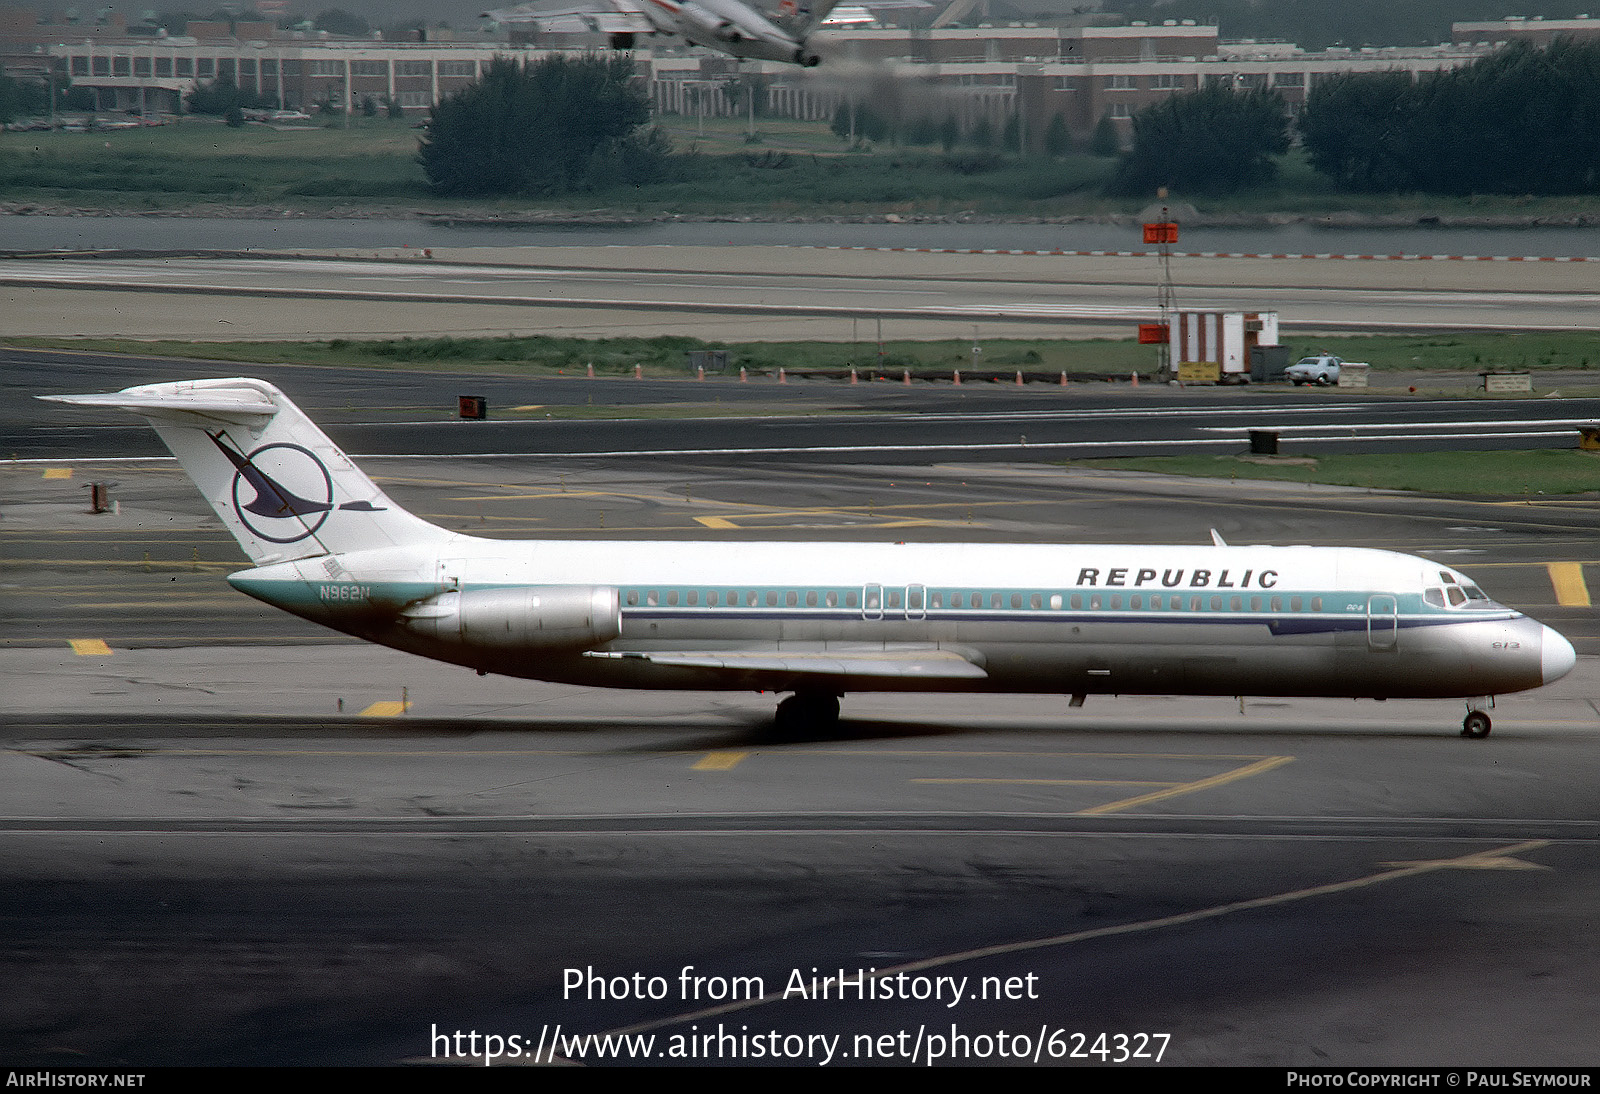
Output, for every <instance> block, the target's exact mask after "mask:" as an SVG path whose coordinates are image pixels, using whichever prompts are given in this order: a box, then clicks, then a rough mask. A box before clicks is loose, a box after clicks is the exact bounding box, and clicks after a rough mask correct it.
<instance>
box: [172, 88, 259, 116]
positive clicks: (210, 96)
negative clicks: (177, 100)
mask: <svg viewBox="0 0 1600 1094" xmlns="http://www.w3.org/2000/svg"><path fill="white" fill-rule="evenodd" d="M186 99H187V102H188V107H189V113H191V114H218V115H221V116H222V117H227V116H228V113H229V112H230V111H235V110H241V109H243V108H245V107H255V106H260V105H261V103H260V100H259V98H258V97H257V96H256V95H255V93H253V92H249V91H242V90H240V88H239V86H238V85H237V84H235V83H234V82H233V81H232V80H230V79H228V78H227V77H226V76H219V77H217V78H216V79H215V80H212V81H211V82H210V83H208V84H201V85H199V86H198V87H196V88H195V89H194V90H193V91H191V92H189V94H188V96H187V97H186ZM241 124H242V122H241Z"/></svg>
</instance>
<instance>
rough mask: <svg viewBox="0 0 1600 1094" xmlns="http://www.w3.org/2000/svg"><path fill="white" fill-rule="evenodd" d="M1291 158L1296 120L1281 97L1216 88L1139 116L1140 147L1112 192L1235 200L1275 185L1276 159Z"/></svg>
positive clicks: (1128, 156)
mask: <svg viewBox="0 0 1600 1094" xmlns="http://www.w3.org/2000/svg"><path fill="white" fill-rule="evenodd" d="M1288 150H1289V118H1288V114H1287V112H1286V108H1285V106H1284V102H1283V99H1282V98H1281V97H1280V96H1278V95H1276V94H1274V93H1272V92H1270V91H1261V90H1252V91H1245V92H1235V91H1230V90H1229V89H1227V88H1224V87H1208V88H1204V89H1202V90H1200V91H1193V92H1190V93H1188V94H1185V95H1172V96H1170V97H1168V98H1167V99H1165V100H1163V101H1162V102H1159V103H1156V104H1154V105H1152V106H1148V107H1145V108H1144V109H1143V110H1141V111H1139V112H1138V113H1137V114H1135V115H1134V116H1133V147H1132V148H1131V149H1129V150H1128V152H1126V153H1125V154H1124V155H1123V157H1122V161H1121V162H1120V163H1119V164H1117V172H1116V175H1115V176H1114V177H1113V178H1112V180H1111V186H1110V189H1111V191H1112V192H1113V193H1119V194H1147V193H1152V192H1154V191H1155V190H1156V189H1157V188H1158V187H1161V186H1169V187H1172V188H1173V189H1175V190H1183V191H1188V192H1191V193H1207V194H1225V193H1230V192H1232V191H1235V190H1240V189H1243V188H1245V187H1248V186H1259V185H1261V184H1263V183H1266V182H1271V181H1272V180H1273V179H1274V178H1276V177H1277V172H1278V163H1277V160H1276V158H1275V157H1278V156H1281V155H1283V154H1284V153H1285V152H1287V151H1288Z"/></svg>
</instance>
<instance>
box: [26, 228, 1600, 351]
mask: <svg viewBox="0 0 1600 1094" xmlns="http://www.w3.org/2000/svg"><path fill="white" fill-rule="evenodd" d="M1591 266H1595V267H1597V268H1595V269H1591V268H1590V267H1591ZM1160 276H1161V271H1160V265H1159V260H1157V259H1154V258H1151V257H1147V256H1140V257H1117V256H1101V257H1084V256H1051V255H998V254H996V255H990V254H979V255H973V254H940V253H922V252H903V253H902V252H861V251H838V250H817V249H807V248H793V247H740V248H726V247H721V248H719V247H702V248H693V247H688V248H653V247H560V248H497V249H476V248H462V249H450V250H448V251H439V252H432V253H431V257H424V256H423V255H422V254H420V253H419V252H415V251H406V252H396V251H393V250H390V251H387V252H375V251H360V252H350V251H343V252H339V251H324V252H315V253H310V254H307V253H299V254H293V255H285V254H271V253H263V254H260V255H254V256H247V257H241V256H234V255H224V256H192V255H176V256H169V257H160V258H140V257H127V256H120V255H119V256H112V257H104V258H92V257H91V258H80V257H75V256H74V257H62V258H50V259H34V258H10V259H7V260H5V261H4V262H0V292H3V294H4V298H5V299H6V302H7V306H6V308H5V315H6V318H5V320H4V321H3V324H0V337H3V336H20V335H54V334H58V333H60V332H61V331H63V330H68V331H72V332H73V333H74V334H77V335H82V336H95V335H101V336H107V335H116V336H122V337H134V338H160V337H170V338H179V339H200V340H219V339H230V340H231V339H284V338H327V337H346V336H349V337H360V336H364V335H365V336H374V335H377V334H380V333H381V334H386V335H401V334H413V335H421V334H435V335H442V334H450V335H465V334H474V333H486V334H496V333H539V332H543V333H551V334H566V335H578V336H597V335H601V334H617V333H630V334H640V335H647V334H648V335H654V334H666V333H670V334H685V335H697V336H701V337H707V336H708V332H715V333H714V334H712V335H709V336H713V337H716V338H721V339H726V340H786V339H821V340H828V341H846V340H855V339H860V338H863V337H865V338H867V339H868V340H871V339H872V338H875V337H876V336H877V324H878V323H879V322H880V321H881V322H883V323H884V324H886V326H885V336H886V337H889V338H952V337H954V338H959V337H971V336H972V334H973V331H974V329H977V330H979V331H980V332H981V333H982V334H983V336H984V337H1040V336H1051V337H1119V338H1126V337H1128V336H1129V335H1130V333H1131V332H1132V331H1133V329H1134V327H1135V326H1136V325H1137V324H1138V323H1140V322H1150V321H1152V320H1153V319H1154V318H1155V317H1156V315H1157V309H1156V291H1155V286H1156V283H1157V281H1158V280H1159V279H1160ZM1173 276H1174V279H1175V281H1176V282H1177V284H1178V286H1179V292H1178V301H1179V304H1180V306H1182V307H1185V308H1195V309H1213V310H1243V311H1269V310H1271V311H1277V312H1278V313H1279V315H1280V319H1281V322H1282V323H1283V325H1284V329H1285V331H1286V332H1292V333H1302V334H1303V333H1308V332H1314V331H1323V330H1336V331H1427V330H1592V329H1594V327H1595V326H1596V325H1597V321H1600V264H1593V263H1580V264H1540V263H1446V262H1434V261H1422V260H1417V261H1411V262H1406V261H1394V262H1381V263H1378V262H1374V263H1353V262H1340V261H1335V260H1324V259H1316V258H1304V259H1278V260H1273V259H1206V258H1185V259H1181V260H1175V261H1174V263H1173ZM289 302H293V307H285V304H287V303H289ZM863 323H865V324H867V325H868V326H869V327H870V328H871V329H870V330H868V331H866V332H865V333H863V331H862V329H861V328H862V324H863Z"/></svg>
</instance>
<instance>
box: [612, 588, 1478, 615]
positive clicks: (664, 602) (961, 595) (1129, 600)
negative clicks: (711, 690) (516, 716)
mask: <svg viewBox="0 0 1600 1094" xmlns="http://www.w3.org/2000/svg"><path fill="white" fill-rule="evenodd" d="M1450 592H1451V593H1454V594H1457V595H1460V596H1462V599H1463V600H1464V599H1465V594H1462V593H1461V592H1460V590H1459V589H1457V588H1454V587H1452V588H1451V589H1450ZM903 593H904V590H902V589H900V588H890V589H880V588H879V587H878V586H875V585H874V586H868V587H867V590H866V607H867V609H868V610H879V609H881V608H890V609H898V608H901V607H907V608H909V609H910V610H913V611H920V610H922V609H923V606H924V603H926V606H927V608H929V609H933V610H942V609H944V608H945V607H946V606H948V607H949V608H951V609H960V610H963V611H982V610H991V611H992V610H1005V609H1008V608H1009V609H1010V610H1012V611H1023V610H1030V611H1043V610H1044V609H1045V605H1046V603H1048V604H1049V609H1050V610H1051V611H1062V610H1065V609H1070V610H1072V611H1084V610H1088V611H1108V610H1109V611H1122V610H1129V611H1147V610H1148V611H1172V612H1182V611H1189V612H1199V611H1213V612H1220V611H1229V612H1242V611H1251V612H1283V611H1285V610H1287V611H1289V612H1303V611H1308V610H1309V611H1313V612H1320V611H1322V597H1320V596H1313V597H1300V596H1271V597H1268V596H1250V597H1244V596H1198V595H1193V594H1186V593H1171V594H1162V593H1151V594H1149V595H1148V596H1146V595H1145V594H1142V593H1130V594H1127V595H1126V596H1124V595H1123V594H1121V593H1110V594H1107V593H1087V594H1085V593H1070V594H1065V593H1048V594H1047V593H994V592H990V593H985V592H979V591H971V592H969V591H966V590H957V591H950V592H944V591H938V592H932V593H925V592H924V591H923V589H922V587H921V586H912V587H911V592H910V595H909V597H903ZM1436 597H1437V599H1436ZM1428 602H1429V603H1430V604H1437V605H1438V606H1440V607H1442V606H1443V603H1444V601H1443V593H1441V592H1440V591H1439V590H1437V589H1429V590H1428ZM1452 602H1455V601H1454V599H1453V598H1452ZM623 603H624V604H625V605H626V606H628V607H630V608H632V607H639V606H640V605H643V606H645V607H650V608H654V607H661V606H665V607H668V608H676V607H689V608H695V607H700V606H701V605H704V606H706V607H711V608H716V607H723V606H726V607H730V608H735V607H744V608H758V607H767V608H778V607H783V608H798V607H800V606H802V605H804V606H805V607H807V608H838V607H845V608H859V607H860V606H861V604H862V594H861V593H860V592H859V591H857V590H854V589H848V590H837V589H823V590H819V589H806V590H799V589H727V590H722V589H706V590H703V591H702V590H700V589H628V590H626V591H625V592H624V593H623Z"/></svg>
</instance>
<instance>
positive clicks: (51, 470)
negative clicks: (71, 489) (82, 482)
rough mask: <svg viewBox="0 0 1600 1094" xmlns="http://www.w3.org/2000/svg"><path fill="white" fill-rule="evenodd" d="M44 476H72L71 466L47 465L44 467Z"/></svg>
mask: <svg viewBox="0 0 1600 1094" xmlns="http://www.w3.org/2000/svg"><path fill="white" fill-rule="evenodd" d="M44 477H45V478H47V479H70V478H72V468H70V467H47V468H45V469H44Z"/></svg>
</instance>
